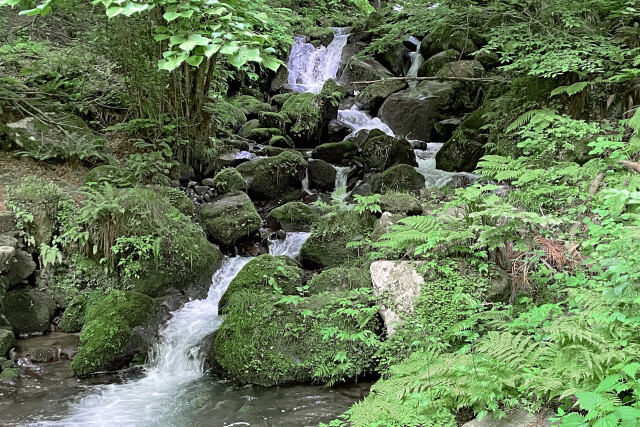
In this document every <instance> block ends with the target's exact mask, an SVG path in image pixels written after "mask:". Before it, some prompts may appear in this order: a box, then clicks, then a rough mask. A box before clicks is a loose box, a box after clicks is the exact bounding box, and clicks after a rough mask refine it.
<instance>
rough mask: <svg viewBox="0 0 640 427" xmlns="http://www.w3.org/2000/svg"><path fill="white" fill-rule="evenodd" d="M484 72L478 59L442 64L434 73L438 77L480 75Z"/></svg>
mask: <svg viewBox="0 0 640 427" xmlns="http://www.w3.org/2000/svg"><path fill="white" fill-rule="evenodd" d="M482 73H484V67H483V66H482V64H481V63H480V62H479V61H475V60H463V61H454V62H449V63H447V64H444V65H443V66H442V68H441V69H440V70H439V71H438V72H437V73H436V76H438V77H462V78H471V77H480V76H482Z"/></svg>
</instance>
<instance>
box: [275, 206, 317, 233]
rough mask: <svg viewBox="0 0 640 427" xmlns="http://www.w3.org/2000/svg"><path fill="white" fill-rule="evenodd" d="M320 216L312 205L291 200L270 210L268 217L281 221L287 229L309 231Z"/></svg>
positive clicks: (281, 224)
mask: <svg viewBox="0 0 640 427" xmlns="http://www.w3.org/2000/svg"><path fill="white" fill-rule="evenodd" d="M319 217H320V215H319V213H318V211H317V210H316V209H314V208H312V207H311V206H309V205H305V204H304V203H301V202H291V203H286V204H284V205H282V206H280V207H277V208H275V209H274V210H272V211H271V212H269V216H268V217H267V219H269V220H272V221H275V222H277V223H279V224H280V227H281V228H283V229H284V230H285V231H309V229H310V228H311V225H312V224H313V223H314V222H315V221H317V220H318V218H319Z"/></svg>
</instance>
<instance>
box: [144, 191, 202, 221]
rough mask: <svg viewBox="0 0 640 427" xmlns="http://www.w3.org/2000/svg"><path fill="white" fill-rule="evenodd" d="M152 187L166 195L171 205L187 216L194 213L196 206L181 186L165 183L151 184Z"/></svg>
mask: <svg viewBox="0 0 640 427" xmlns="http://www.w3.org/2000/svg"><path fill="white" fill-rule="evenodd" d="M149 188H150V189H152V190H153V191H155V192H156V193H158V194H160V195H162V196H163V197H165V198H166V199H167V200H168V201H169V203H171V206H173V207H174V208H176V209H177V210H178V211H180V212H181V213H182V214H184V215H186V216H191V215H193V212H194V210H195V207H194V205H193V201H192V200H191V199H190V198H189V197H188V196H187V195H186V194H185V193H184V192H183V191H182V190H180V189H179V188H174V187H167V186H164V185H151V186H149Z"/></svg>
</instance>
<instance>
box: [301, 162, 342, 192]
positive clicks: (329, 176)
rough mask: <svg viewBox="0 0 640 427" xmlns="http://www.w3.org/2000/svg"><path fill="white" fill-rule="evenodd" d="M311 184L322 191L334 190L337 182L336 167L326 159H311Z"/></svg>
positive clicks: (309, 170) (309, 168)
mask: <svg viewBox="0 0 640 427" xmlns="http://www.w3.org/2000/svg"><path fill="white" fill-rule="evenodd" d="M307 170H308V172H309V186H310V187H311V188H315V189H318V190H320V191H326V192H328V191H333V190H334V188H335V184H336V169H335V168H334V167H333V166H331V165H330V164H329V163H327V162H325V161H324V160H319V159H312V160H309V166H308V169H307Z"/></svg>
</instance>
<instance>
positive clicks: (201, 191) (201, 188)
mask: <svg viewBox="0 0 640 427" xmlns="http://www.w3.org/2000/svg"><path fill="white" fill-rule="evenodd" d="M193 191H195V192H196V194H199V195H201V196H202V195H203V194H207V193H208V192H209V187H208V186H206V185H196V186H194V187H193Z"/></svg>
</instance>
